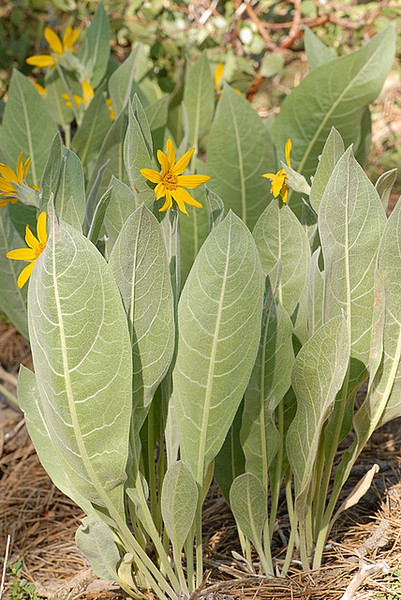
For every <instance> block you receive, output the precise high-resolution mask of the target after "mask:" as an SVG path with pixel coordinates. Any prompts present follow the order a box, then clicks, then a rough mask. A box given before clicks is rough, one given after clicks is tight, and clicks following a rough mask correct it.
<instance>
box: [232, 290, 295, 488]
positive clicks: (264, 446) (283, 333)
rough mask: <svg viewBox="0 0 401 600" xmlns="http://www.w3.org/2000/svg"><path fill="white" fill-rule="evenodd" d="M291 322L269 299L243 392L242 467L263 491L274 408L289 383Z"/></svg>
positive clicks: (272, 446) (272, 449)
mask: <svg viewBox="0 0 401 600" xmlns="http://www.w3.org/2000/svg"><path fill="white" fill-rule="evenodd" d="M292 332H293V325H292V322H291V319H290V317H289V315H288V313H287V311H286V310H285V308H283V307H282V305H281V304H280V303H278V302H276V301H275V300H274V298H271V299H270V303H269V305H268V306H267V307H266V308H265V309H264V315H263V318H262V335H261V339H260V345H259V352H258V356H257V358H256V362H255V366H254V368H253V371H252V375H251V379H250V381H249V384H248V387H247V389H246V392H245V404H244V413H243V416H242V428H241V445H242V448H243V451H244V454H245V461H246V462H245V464H246V470H247V472H249V473H253V474H254V475H256V476H257V477H258V479H259V480H260V481H261V482H262V483H263V486H264V488H265V490H267V477H268V468H269V466H270V465H271V463H272V460H273V459H274V456H275V454H276V452H277V450H278V446H279V443H280V436H279V435H278V431H277V429H276V427H275V422H274V416H273V414H274V410H275V408H276V407H277V406H278V404H279V403H280V402H281V401H282V400H283V398H284V396H285V394H286V392H287V390H288V388H289V387H290V385H291V370H292V366H293V364H294V351H293V348H292Z"/></svg>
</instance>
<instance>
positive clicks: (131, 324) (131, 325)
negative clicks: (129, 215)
mask: <svg viewBox="0 0 401 600" xmlns="http://www.w3.org/2000/svg"><path fill="white" fill-rule="evenodd" d="M141 224H142V212H141V214H140V216H139V222H138V227H137V230H136V238H135V244H134V257H133V261H132V274H131V301H130V307H129V337H130V342H131V347H133V344H134V311H135V306H134V304H135V282H136V277H135V273H136V261H137V256H138V243H139V232H140V229H141Z"/></svg>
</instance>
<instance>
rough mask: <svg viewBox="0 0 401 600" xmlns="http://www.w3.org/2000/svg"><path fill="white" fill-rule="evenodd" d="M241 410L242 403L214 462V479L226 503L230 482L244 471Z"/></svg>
mask: <svg viewBox="0 0 401 600" xmlns="http://www.w3.org/2000/svg"><path fill="white" fill-rule="evenodd" d="M243 408H244V403H243V402H241V404H240V405H239V408H238V410H237V412H236V413H235V417H234V421H233V422H232V424H231V427H230V429H229V430H228V433H227V436H226V439H225V440H224V444H223V445H222V447H221V450H220V452H219V453H218V454H217V456H216V458H215V461H214V478H215V480H216V482H217V485H218V486H219V488H220V489H221V491H222V492H223V495H224V498H225V499H226V500H227V502H229V493H230V487H231V484H232V482H233V481H234V479H235V478H236V477H237V476H238V475H241V474H242V473H244V471H245V456H244V452H243V450H242V447H241V441H240V430H241V422H242V412H243Z"/></svg>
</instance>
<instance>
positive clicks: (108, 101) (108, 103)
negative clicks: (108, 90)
mask: <svg viewBox="0 0 401 600" xmlns="http://www.w3.org/2000/svg"><path fill="white" fill-rule="evenodd" d="M106 104H107V108H108V109H109V115H110V119H111V120H112V121H115V119H116V113H115V112H114V108H113V103H112V101H111V98H107V100H106Z"/></svg>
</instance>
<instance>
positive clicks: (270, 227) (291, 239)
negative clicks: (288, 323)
mask: <svg viewBox="0 0 401 600" xmlns="http://www.w3.org/2000/svg"><path fill="white" fill-rule="evenodd" d="M253 237H254V239H255V243H256V247H257V249H258V252H259V256H260V261H261V263H262V268H263V273H264V275H265V277H266V276H267V275H269V278H270V279H271V280H272V281H276V280H278V281H279V283H278V289H277V299H278V300H279V301H280V302H281V303H282V305H283V306H284V308H285V309H286V311H287V312H288V314H289V315H290V316H291V315H293V313H294V311H295V310H296V309H297V306H298V304H299V302H300V299H301V297H302V296H303V295H304V294H305V293H306V283H307V277H308V267H309V261H310V249H309V242H308V238H307V235H306V233H305V231H304V229H303V227H302V225H301V223H300V222H299V220H298V219H297V217H296V216H295V215H294V213H293V212H292V210H291V209H290V208H289V207H288V206H287V205H286V204H283V203H281V201H280V200H275V199H274V200H272V201H271V202H270V204H269V205H268V206H267V208H266V209H265V210H264V212H263V214H262V215H261V216H260V218H259V220H258V222H257V223H256V225H255V229H254V231H253ZM279 268H281V277H280V278H279V279H278V277H277V270H278V269H279Z"/></svg>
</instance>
